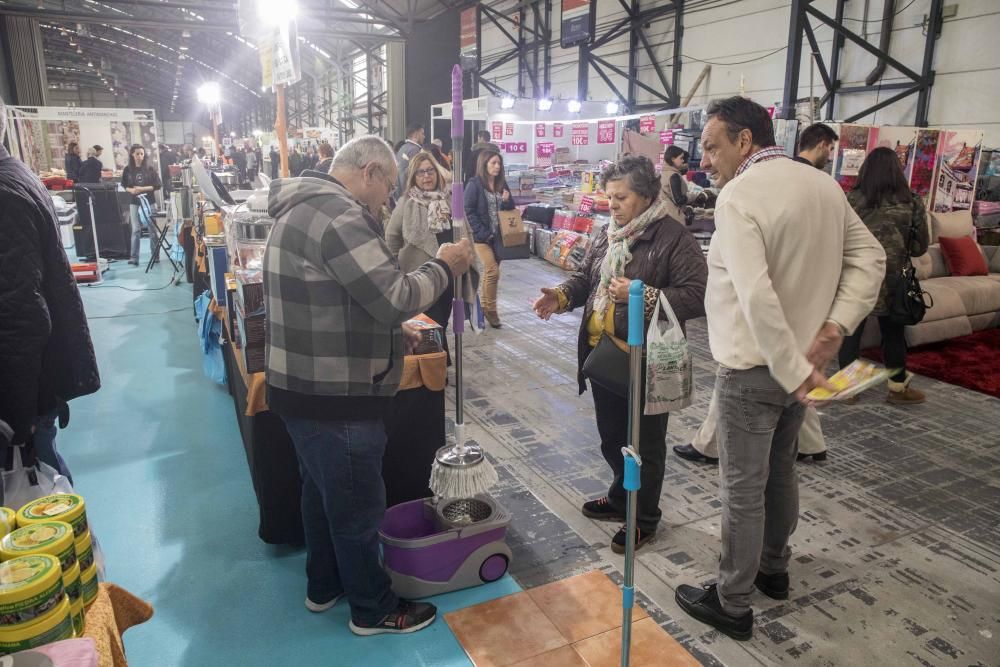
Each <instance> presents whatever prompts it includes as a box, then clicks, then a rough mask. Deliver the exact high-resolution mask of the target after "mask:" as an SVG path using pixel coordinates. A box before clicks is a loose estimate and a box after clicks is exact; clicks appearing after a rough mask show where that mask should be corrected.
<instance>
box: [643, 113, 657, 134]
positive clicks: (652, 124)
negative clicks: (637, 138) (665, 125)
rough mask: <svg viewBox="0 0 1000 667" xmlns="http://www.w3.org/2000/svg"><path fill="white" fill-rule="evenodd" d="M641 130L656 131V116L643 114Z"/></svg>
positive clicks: (644, 131)
mask: <svg viewBox="0 0 1000 667" xmlns="http://www.w3.org/2000/svg"><path fill="white" fill-rule="evenodd" d="M639 131H640V132H642V133H644V134H645V133H646V132H656V116H653V115H649V116H643V117H642V118H640V119H639Z"/></svg>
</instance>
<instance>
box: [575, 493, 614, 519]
mask: <svg viewBox="0 0 1000 667" xmlns="http://www.w3.org/2000/svg"><path fill="white" fill-rule="evenodd" d="M580 511H582V512H583V516H585V517H587V518H588V519H597V520H599V521H624V520H625V515H624V514H623V513H622V512H619V511H618V510H616V509H615V508H614V507H612V506H611V501H610V500H609V499H608V497H607V496H604V497H603V498H598V499H597V500H588V501H587V502H585V503H584V504H583V508H582V509H581V510H580Z"/></svg>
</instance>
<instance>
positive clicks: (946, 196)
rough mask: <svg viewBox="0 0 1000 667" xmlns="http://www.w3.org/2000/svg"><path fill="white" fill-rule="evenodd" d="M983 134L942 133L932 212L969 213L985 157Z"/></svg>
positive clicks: (979, 132) (972, 132) (975, 131)
mask: <svg viewBox="0 0 1000 667" xmlns="http://www.w3.org/2000/svg"><path fill="white" fill-rule="evenodd" d="M982 148H983V133H982V131H980V130H943V131H942V132H941V134H940V139H939V141H938V151H937V178H936V180H935V187H934V195H933V200H932V201H931V205H930V208H931V210H932V211H934V212H936V213H947V212H948V211H960V210H970V209H971V208H972V203H973V200H974V199H975V196H976V176H977V174H978V173H979V159H980V157H981V155H982Z"/></svg>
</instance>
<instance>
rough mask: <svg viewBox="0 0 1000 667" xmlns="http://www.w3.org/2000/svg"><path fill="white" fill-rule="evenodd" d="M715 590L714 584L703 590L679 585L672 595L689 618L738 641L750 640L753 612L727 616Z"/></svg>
mask: <svg viewBox="0 0 1000 667" xmlns="http://www.w3.org/2000/svg"><path fill="white" fill-rule="evenodd" d="M715 589H716V585H715V584H712V585H711V586H705V587H704V588H696V587H694V586H685V585H681V586H678V587H677V592H676V593H674V600H676V601H677V604H678V605H680V607H681V609H683V610H684V611H685V612H687V614H688V615H689V616H691V617H693V618H696V619H698V620H699V621H701V622H702V623H707V624H708V625H711V626H712V627H713V628H715V629H716V630H718V631H719V632H721V633H722V634H724V635H728V636H730V637H732V638H733V639H738V640H739V641H746V640H748V639H750V638H752V637H753V611H748V612H746V613H745V614H743V615H742V616H732V615H730V614H727V613H726V612H725V610H723V609H722V603H720V602H719V595H718V593H717V592H716V590H715Z"/></svg>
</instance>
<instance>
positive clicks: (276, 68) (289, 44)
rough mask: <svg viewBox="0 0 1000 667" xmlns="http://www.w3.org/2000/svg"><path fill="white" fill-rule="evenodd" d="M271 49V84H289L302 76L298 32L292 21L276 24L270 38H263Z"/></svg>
mask: <svg viewBox="0 0 1000 667" xmlns="http://www.w3.org/2000/svg"><path fill="white" fill-rule="evenodd" d="M264 41H265V42H267V43H268V46H269V47H270V49H271V68H272V71H271V85H272V86H276V85H278V84H279V83H283V84H285V85H286V86H289V85H291V84H293V83H297V82H298V81H299V80H300V79H301V78H302V65H301V64H300V62H299V32H298V28H297V27H296V25H295V22H294V21H291V22H289V23H283V24H282V25H280V26H276V27H275V28H274V31H273V32H272V33H271V38H270V40H264Z"/></svg>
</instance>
